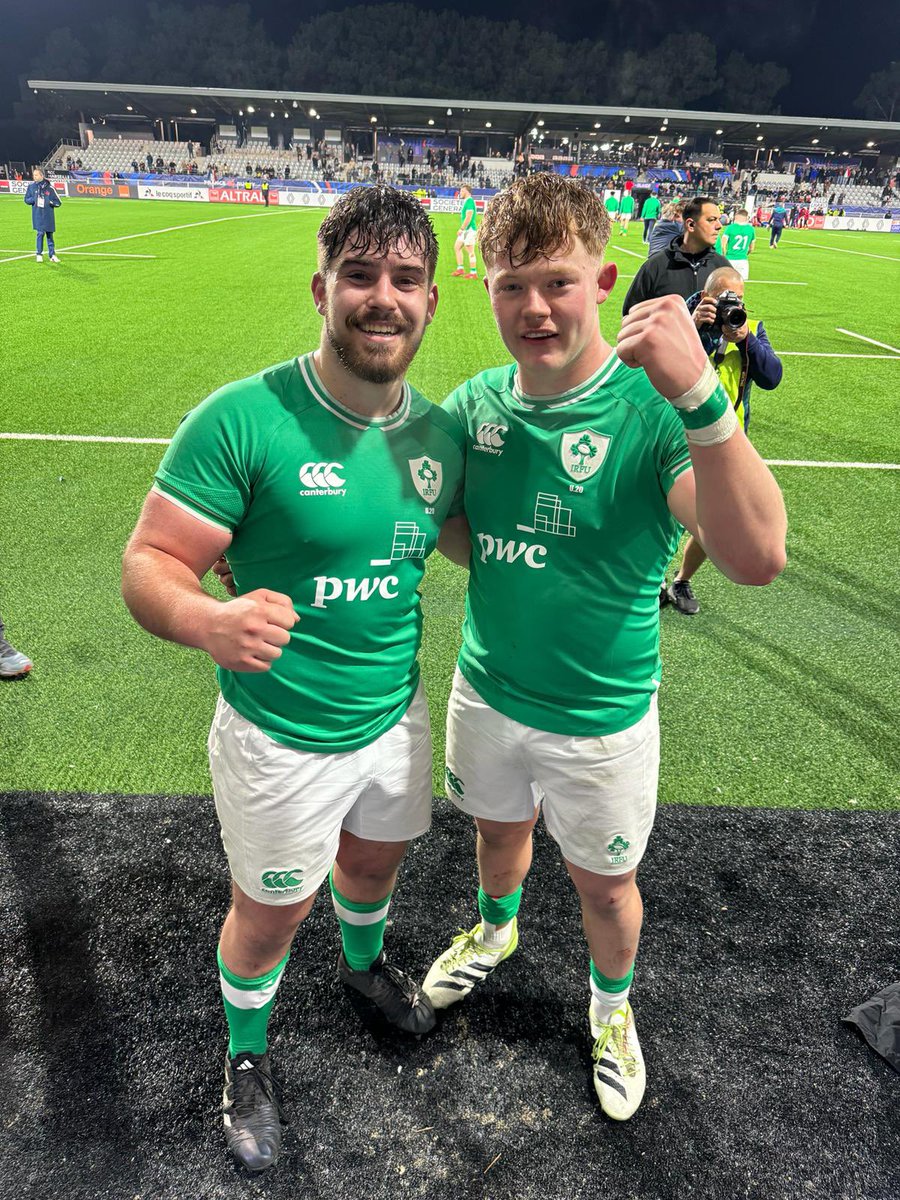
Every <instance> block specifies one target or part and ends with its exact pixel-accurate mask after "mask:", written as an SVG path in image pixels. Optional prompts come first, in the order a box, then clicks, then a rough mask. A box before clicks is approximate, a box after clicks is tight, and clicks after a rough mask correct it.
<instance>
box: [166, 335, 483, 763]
mask: <svg viewBox="0 0 900 1200" xmlns="http://www.w3.org/2000/svg"><path fill="white" fill-rule="evenodd" d="M463 455H464V439H463V433H462V430H461V429H460V428H459V426H458V423H457V422H456V421H455V419H454V418H453V416H452V414H450V413H446V412H443V411H442V410H441V409H440V408H438V407H437V406H436V405H433V404H431V403H430V402H429V401H428V400H426V399H425V398H424V397H423V396H420V395H419V394H418V393H417V392H415V391H414V390H413V389H412V388H410V387H409V385H408V384H406V385H404V388H403V398H402V402H401V405H400V407H399V409H398V410H397V411H396V412H395V413H393V414H391V415H390V416H388V417H383V418H378V419H366V418H365V417H363V416H360V415H359V414H358V413H355V412H353V411H352V410H350V409H348V408H345V407H344V406H343V405H341V404H340V403H338V401H337V400H335V399H334V398H333V397H332V396H331V395H330V394H329V393H328V392H327V391H326V389H325V387H324V385H323V384H322V382H321V380H320V379H319V377H318V375H317V373H316V369H315V366H314V363H313V357H312V354H307V355H305V356H303V357H301V358H299V359H292V360H291V361H290V362H287V363H282V364H280V365H278V366H275V367H271V368H269V369H267V370H265V371H261V372H260V373H259V374H258V375H254V376H252V377H251V378H249V379H244V380H241V381H240V382H238V383H232V384H228V385H227V386H226V387H223V388H221V389H220V390H219V391H217V392H214V393H213V395H211V396H209V397H208V398H207V399H206V400H204V401H203V403H202V404H200V405H199V406H198V407H197V408H196V409H194V410H193V412H191V413H190V414H189V415H188V416H187V417H186V418H185V419H184V421H183V422H182V424H181V426H180V427H179V429H178V431H177V432H176V434H175V437H174V438H173V440H172V444H171V446H170V447H169V448H168V450H167V451H166V454H165V456H164V458H163V460H162V463H161V465H160V467H159V470H158V471H157V473H156V476H155V479H156V489H157V490H158V491H160V492H162V494H163V495H165V496H167V497H169V499H171V500H173V501H174V502H175V503H177V504H179V505H180V506H182V507H183V508H185V509H187V511H188V512H190V513H192V514H193V515H194V516H197V517H199V518H200V519H201V520H204V521H207V522H211V523H212V524H214V525H216V526H219V527H221V528H223V529H226V530H228V531H229V532H231V533H232V535H233V538H232V542H231V545H230V547H229V549H228V560H229V562H230V563H231V566H232V569H233V571H234V579H235V585H236V587H237V591H238V593H239V594H243V593H245V592H250V591H253V590H254V589H256V588H270V589H271V590H273V591H276V592H283V593H285V594H286V595H288V596H290V597H291V599H292V600H293V602H294V608H295V610H296V611H297V613H298V614H299V616H300V620H299V621H298V622H297V623H296V625H295V626H294V628H293V630H292V631H291V640H290V643H289V644H288V645H287V646H286V647H285V648H284V653H283V654H282V656H281V657H280V658H278V659H277V660H276V661H275V662H273V663H272V666H271V668H270V670H269V671H267V672H263V673H260V674H252V673H247V672H237V671H226V670H223V669H222V668H219V670H218V678H219V686H220V687H221V689H222V694H223V695H224V697H225V699H226V700H227V701H228V703H229V704H231V705H232V706H233V707H234V708H235V709H237V711H238V712H239V713H241V714H242V715H243V716H245V717H246V718H247V719H248V720H250V721H252V722H253V723H254V724H256V725H258V726H259V727H260V728H261V729H263V730H264V731H265V732H266V733H267V734H268V735H269V736H270V737H272V738H274V739H275V741H277V742H282V743H284V744H285V745H288V746H295V747H298V748H299V749H301V750H311V751H318V752H323V753H324V752H327V753H332V752H340V751H344V750H354V749H357V748H359V747H360V746H365V745H367V744H368V743H369V742H372V741H374V740H375V739H376V738H377V737H379V736H380V735H381V734H382V733H383V732H384V731H385V730H386V729H389V728H390V727H391V725H393V724H395V723H396V722H397V721H399V720H400V718H401V717H402V716H403V714H404V713H405V711H406V709H407V707H408V705H409V703H410V701H411V699H412V697H413V694H414V692H415V689H416V686H417V683H418V679H419V668H418V664H417V662H416V652H417V650H418V648H419V640H420V635H421V626H422V616H421V610H420V607H419V594H418V590H417V589H418V586H419V584H420V582H421V580H422V575H423V572H424V569H425V557H426V555H427V554H430V553H431V551H432V550H433V549H434V547H435V544H436V541H437V536H438V532H439V530H440V527H441V524H442V523H443V521H444V518H445V517H447V516H448V515H451V514H454V513H456V512H459V511H461V508H462V498H461V486H462V473H463Z"/></svg>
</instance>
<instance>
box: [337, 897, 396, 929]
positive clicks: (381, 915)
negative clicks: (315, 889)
mask: <svg viewBox="0 0 900 1200" xmlns="http://www.w3.org/2000/svg"><path fill="white" fill-rule="evenodd" d="M331 903H332V904H333V905H334V911H335V912H336V913H337V915H338V916H339V917H340V919H341V920H342V921H346V922H347V924H348V925H377V924H378V922H379V921H383V920H384V919H385V917H386V916H387V915H388V909H389V908H390V907H391V902H390V899H389V900H388V902H387V904H385V905H384V907H383V908H379V909H376V911H375V912H367V913H361V912H354V911H353V909H352V908H345V906H344V905H343V904H341V902H340V900H338V898H337V897H336V896H335V894H334V892H332V893H331Z"/></svg>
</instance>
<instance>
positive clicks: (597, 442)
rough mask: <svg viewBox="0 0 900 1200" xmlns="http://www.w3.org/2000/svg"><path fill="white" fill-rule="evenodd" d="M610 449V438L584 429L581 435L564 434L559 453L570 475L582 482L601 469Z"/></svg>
mask: <svg viewBox="0 0 900 1200" xmlns="http://www.w3.org/2000/svg"><path fill="white" fill-rule="evenodd" d="M608 448H609V438H608V437H606V435H605V434H602V433H595V432H594V430H593V429H583V430H582V431H581V433H564V434H563V435H562V442H561V444H560V448H559V453H560V458H561V459H562V465H563V466H564V467H565V468H566V471H567V472H568V474H569V475H571V476H572V478H573V479H577V480H578V481H579V482H581V481H583V480H585V479H590V477H591V476H592V475H594V474H596V472H597V471H598V470H599V469H600V466H601V464H602V462H603V460H604V458H606V451H607V449H608Z"/></svg>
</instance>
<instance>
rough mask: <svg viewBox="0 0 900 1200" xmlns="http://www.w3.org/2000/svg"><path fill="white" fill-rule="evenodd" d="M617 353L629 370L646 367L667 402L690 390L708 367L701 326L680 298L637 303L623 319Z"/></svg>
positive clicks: (662, 297) (669, 297)
mask: <svg viewBox="0 0 900 1200" xmlns="http://www.w3.org/2000/svg"><path fill="white" fill-rule="evenodd" d="M616 352H617V353H618V355H619V358H621V360H622V362H624V363H625V365H626V366H627V367H643V368H644V370H645V371H646V372H647V378H648V379H649V380H650V382H651V383H652V384H653V386H654V387H655V388H656V390H657V391H658V392H659V393H660V395H662V396H665V398H666V399H667V400H674V399H675V398H676V397H677V396H683V395H684V393H685V392H687V391H690V389H691V388H692V387H693V386H694V384H695V383H696V382H697V381H698V380H699V378H700V376H701V375H702V374H703V370H704V368H705V367H706V364H707V357H706V352H705V350H704V349H703V345H702V343H701V341H700V337H699V334H698V333H697V327H696V325H695V324H694V321H693V319H692V317H691V314H690V313H689V312H688V310H687V305H686V304H685V302H684V300H682V298H681V297H680V296H660V297H659V298H657V299H656V300H642V301H641V303H640V304H635V306H634V307H633V308H632V309H631V311H630V312H629V313H628V315H627V316H626V317H624V318H623V320H622V328H621V329H620V330H619V337H618V339H617V343H616Z"/></svg>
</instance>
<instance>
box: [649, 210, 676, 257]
mask: <svg viewBox="0 0 900 1200" xmlns="http://www.w3.org/2000/svg"><path fill="white" fill-rule="evenodd" d="M683 228H684V222H683V220H682V215H681V205H680V204H666V205H664V206H663V210H662V212H661V213H660V219H659V220H658V221H656V222H655V223H654V226H653V232H652V233H651V235H650V240H649V242H648V243H647V257H648V258H649V257H650V256H651V255H652V254H658V253H659V251H660V250H665V248H666V247H667V246H669V245H670V244H671V242H672V239H673V238H676V237H678V235H679V234H680V233H681V231H682V229H683Z"/></svg>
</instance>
